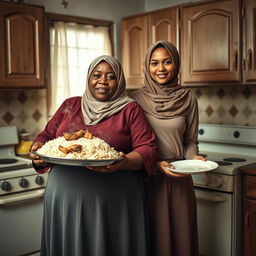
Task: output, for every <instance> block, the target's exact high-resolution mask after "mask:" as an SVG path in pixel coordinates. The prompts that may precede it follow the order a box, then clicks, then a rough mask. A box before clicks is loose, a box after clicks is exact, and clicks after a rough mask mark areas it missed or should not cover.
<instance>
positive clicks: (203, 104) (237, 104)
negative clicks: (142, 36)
mask: <svg viewBox="0 0 256 256" xmlns="http://www.w3.org/2000/svg"><path fill="white" fill-rule="evenodd" d="M190 90H191V91H192V92H193V93H194V94H195V95H196V97H197V99H198V106H199V121H200V122H201V123H209V124H228V125H246V126H253V127H254V126H255V127H256V104H255V100H256V86H245V87H244V86H227V87H224V86H223V87H197V88H190ZM128 94H129V91H128ZM46 122H47V109H46V90H42V89H41V90H36V89H35V90H31V89H30V90H0V125H1V126H6V125H15V126H17V129H18V131H19V132H24V131H26V132H29V133H30V134H31V137H32V139H33V138H34V137H35V136H36V135H37V134H38V133H39V132H40V131H41V130H42V129H43V128H44V127H45V125H46Z"/></svg>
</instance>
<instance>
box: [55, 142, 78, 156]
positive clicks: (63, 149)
mask: <svg viewBox="0 0 256 256" xmlns="http://www.w3.org/2000/svg"><path fill="white" fill-rule="evenodd" d="M59 150H60V151H61V152H63V153H64V154H65V155H67V154H68V153H73V152H78V153H80V152H81V151H82V145H79V144H74V145H71V146H69V147H63V146H61V145H60V146H59Z"/></svg>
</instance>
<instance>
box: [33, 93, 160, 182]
mask: <svg viewBox="0 0 256 256" xmlns="http://www.w3.org/2000/svg"><path fill="white" fill-rule="evenodd" d="M80 129H84V130H86V129H88V130H89V131H90V132H91V133H92V134H93V135H94V136H96V137H99V138H101V139H103V140H105V141H106V142H107V143H108V144H110V145H111V146H112V147H114V148H115V149H116V150H117V151H121V152H124V153H129V152H131V151H136V152H137V153H139V154H140V155H141V157H142V158H143V162H144V167H145V170H146V172H145V174H146V177H148V176H149V175H150V173H151V169H152V167H153V166H154V164H155V162H156V159H157V149H156V145H155V135H154V133H153V131H152V129H151V127H150V126H149V124H148V122H147V120H146V119H145V117H144V114H143V111H142V109H141V107H140V106H139V105H138V104H137V103H135V102H132V103H129V104H127V105H126V106H125V107H124V108H123V109H122V110H121V111H120V112H119V113H117V114H114V115H113V116H111V117H109V118H107V119H105V120H103V121H101V122H100V123H98V124H96V125H86V124H85V123H84V118H83V115H82V111H81V97H73V98H69V99H67V100H65V101H64V102H63V104H62V105H61V106H60V108H59V109H58V110H57V111H56V113H55V114H54V116H53V117H52V118H51V120H50V121H49V122H48V123H47V125H46V127H45V129H44V130H43V131H42V132H41V133H40V134H39V135H38V136H37V137H36V139H35V141H38V142H43V143H45V142H47V141H49V140H52V139H54V138H57V137H59V136H63V133H64V132H75V131H79V130H80ZM36 169H37V171H38V172H40V173H41V172H45V171H47V169H48V168H36ZM146 177H145V178H146Z"/></svg>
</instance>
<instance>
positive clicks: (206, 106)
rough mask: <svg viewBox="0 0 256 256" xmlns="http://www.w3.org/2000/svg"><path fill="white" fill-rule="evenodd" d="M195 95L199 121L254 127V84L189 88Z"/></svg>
mask: <svg viewBox="0 0 256 256" xmlns="http://www.w3.org/2000/svg"><path fill="white" fill-rule="evenodd" d="M190 90H191V91H192V92H193V93H194V94H195V95H196V96H197V99H198V106H199V121H200V122H201V123H210V124H227V125H245V126H255V127H256V104H255V100H256V86H245V87H244V86H226V87H225V86H223V87H200V88H190Z"/></svg>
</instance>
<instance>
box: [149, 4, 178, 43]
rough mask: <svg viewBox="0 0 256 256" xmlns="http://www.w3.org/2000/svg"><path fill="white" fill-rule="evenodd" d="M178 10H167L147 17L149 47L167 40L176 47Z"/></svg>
mask: <svg viewBox="0 0 256 256" xmlns="http://www.w3.org/2000/svg"><path fill="white" fill-rule="evenodd" d="M178 15H179V9H178V8H168V9H164V10H161V11H157V12H153V13H151V14H149V15H148V28H149V31H148V32H149V45H151V44H152V43H155V42H157V41H159V40H167V41H169V42H171V43H173V44H174V45H175V46H176V47H178V35H177V31H178V28H177V26H178V19H179V16H178Z"/></svg>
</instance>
